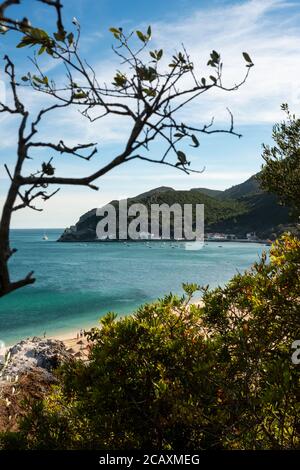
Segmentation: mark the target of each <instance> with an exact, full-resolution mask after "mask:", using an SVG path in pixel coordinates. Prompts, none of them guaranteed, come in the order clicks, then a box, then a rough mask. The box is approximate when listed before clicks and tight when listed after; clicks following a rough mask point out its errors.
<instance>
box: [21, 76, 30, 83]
mask: <svg viewBox="0 0 300 470" xmlns="http://www.w3.org/2000/svg"><path fill="white" fill-rule="evenodd" d="M21 80H22V81H23V82H28V80H29V78H28V77H27V76H26V75H24V76H23V77H22V78H21Z"/></svg>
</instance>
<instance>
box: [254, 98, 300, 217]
mask: <svg viewBox="0 0 300 470" xmlns="http://www.w3.org/2000/svg"><path fill="white" fill-rule="evenodd" d="M281 108H282V110H283V111H284V112H285V114H286V117H287V119H286V121H283V122H281V123H279V124H276V125H275V126H274V128H273V140H274V142H275V145H274V146H273V147H270V146H269V145H265V146H264V152H263V158H264V161H265V165H264V166H263V169H262V172H261V174H260V182H261V185H262V187H263V188H264V189H266V190H267V191H270V192H272V193H275V194H277V195H278V196H279V198H280V200H281V202H282V203H283V204H286V205H288V206H290V207H292V208H294V210H295V212H296V214H297V213H298V215H299V213H300V119H298V118H296V116H295V115H294V114H291V112H290V111H289V108H288V105H287V104H283V105H282V107H281Z"/></svg>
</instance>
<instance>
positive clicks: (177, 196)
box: [58, 175, 293, 242]
mask: <svg viewBox="0 0 300 470" xmlns="http://www.w3.org/2000/svg"><path fill="white" fill-rule="evenodd" d="M134 203H141V204H144V205H145V206H146V207H147V208H148V209H149V208H150V206H151V204H163V203H166V204H168V205H172V204H175V203H177V204H180V205H181V206H182V207H183V205H184V204H193V205H195V204H204V206H205V232H224V233H232V234H235V235H236V236H237V237H239V238H244V237H245V236H246V233H248V232H256V234H257V235H258V236H259V237H261V238H274V237H275V236H276V235H277V234H278V233H280V232H281V231H283V230H284V228H285V227H286V226H287V224H290V223H292V222H293V221H292V220H291V219H290V216H289V210H288V209H287V208H286V207H282V206H280V205H279V204H278V203H277V199H276V197H275V196H273V195H271V194H268V193H265V192H263V191H262V190H261V189H260V187H259V184H258V182H257V179H256V176H255V175H254V176H252V177H251V178H249V179H248V180H247V181H245V182H244V183H242V184H239V185H236V186H233V187H232V188H229V189H227V190H225V191H217V190H211V189H206V188H194V189H191V190H189V191H177V190H174V189H173V188H169V187H164V186H163V187H160V188H155V189H152V190H151V191H148V192H146V193H143V194H139V195H138V196H136V197H134V198H129V199H127V204H128V207H130V206H131V205H132V204H134ZM111 204H113V205H114V207H115V208H116V212H117V215H118V201H112V202H111ZM148 212H150V211H149V210H148ZM117 219H118V218H117ZM100 220H101V217H99V216H97V215H96V209H92V210H90V211H89V212H87V213H85V214H83V215H82V216H81V217H80V219H79V220H78V222H77V223H76V224H75V225H74V226H72V227H69V228H67V229H66V230H65V231H64V233H63V234H62V235H61V237H60V239H59V240H58V241H61V242H68V241H97V236H96V227H97V224H98V222H99V221H100ZM149 226H150V221H149ZM117 228H118V227H117ZM149 232H150V230H149ZM171 233H172V228H171Z"/></svg>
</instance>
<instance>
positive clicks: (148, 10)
mask: <svg viewBox="0 0 300 470" xmlns="http://www.w3.org/2000/svg"><path fill="white" fill-rule="evenodd" d="M22 3H23V6H22V7H21V8H18V7H12V8H11V10H10V11H11V14H13V13H14V12H15V13H16V14H17V16H18V17H22V16H24V15H26V16H29V18H30V19H31V21H32V23H39V24H40V25H41V26H43V27H44V28H45V29H47V30H48V31H54V28H53V20H54V17H53V16H51V15H49V10H48V9H47V8H46V9H45V7H44V6H43V5H42V4H40V3H39V2H37V1H35V0H23V2H22ZM63 4H64V18H65V24H66V26H67V29H71V28H72V23H71V21H72V18H73V16H75V17H76V18H77V19H78V20H79V22H80V25H81V29H82V42H81V54H82V56H84V57H85V58H86V59H87V60H88V62H90V63H91V64H92V65H93V66H94V68H95V70H96V71H97V75H98V76H99V77H100V81H101V80H103V81H107V82H109V81H111V79H112V78H113V74H114V71H115V70H116V68H120V65H119V64H118V62H117V61H116V58H115V57H114V56H113V53H112V50H111V44H112V42H113V39H112V36H111V33H109V31H108V29H109V27H111V26H118V27H119V26H122V27H123V28H124V29H126V30H127V31H130V30H133V29H143V28H145V27H146V26H147V25H148V24H151V25H152V31H153V39H152V44H151V48H152V47H153V48H155V47H163V48H164V50H165V54H166V55H168V54H170V55H172V53H174V51H175V50H176V49H178V48H179V47H180V44H181V43H182V42H183V43H184V44H185V46H186V47H187V49H188V51H189V52H190V54H191V57H192V59H193V61H194V62H195V64H197V67H198V70H199V71H200V72H201V74H202V75H207V74H208V75H209V70H208V68H207V67H206V62H207V59H208V56H209V53H210V51H211V50H212V49H216V50H217V51H219V52H220V53H221V55H222V59H223V62H224V79H225V80H226V83H227V84H233V83H235V82H238V81H239V79H240V78H241V77H242V76H243V74H244V71H245V68H244V67H245V63H244V61H243V58H242V52H243V51H247V52H249V54H250V55H251V57H252V59H253V61H254V63H255V67H254V68H253V69H252V70H251V72H252V73H251V75H250V77H249V80H248V81H247V83H246V84H245V85H244V86H243V87H242V88H241V89H240V90H239V91H237V92H234V93H230V94H225V93H220V92H218V93H210V94H207V95H205V96H203V97H202V98H200V99H199V100H198V101H195V102H194V103H193V104H192V105H190V106H189V107H188V108H187V109H186V111H185V112H184V113H183V118H184V119H185V121H186V122H190V123H192V124H194V125H197V124H203V123H205V122H209V121H210V118H211V117H212V116H215V120H216V126H218V127H226V125H228V115H227V112H226V107H227V106H228V107H229V108H230V109H231V110H232V112H233V113H234V118H235V126H236V130H238V131H239V132H241V133H242V134H243V138H242V139H237V138H236V137H234V136H229V135H212V136H203V137H201V142H200V147H199V148H198V149H197V150H195V151H193V152H192V153H191V155H189V157H190V158H191V160H192V162H193V167H194V168H199V169H201V168H203V167H205V171H204V172H203V173H202V174H193V175H190V176H187V175H185V174H183V173H181V172H178V171H176V170H175V169H172V168H168V167H161V166H158V165H153V164H147V163H143V164H142V163H141V162H139V163H128V164H126V165H123V166H121V167H119V168H117V169H115V170H113V171H112V172H111V173H109V174H108V175H106V176H105V177H104V178H103V179H101V180H99V181H98V185H99V187H100V191H98V192H94V191H91V190H89V189H86V188H74V187H63V188H62V189H61V191H60V192H59V193H58V194H57V195H56V196H55V197H54V198H53V199H51V200H50V201H48V202H47V203H46V204H44V203H43V202H41V203H40V204H39V206H40V207H44V211H43V212H42V213H38V212H34V211H31V210H28V209H26V210H23V211H18V212H17V213H16V214H15V215H14V218H13V226H14V227H65V226H68V225H71V224H73V223H74V222H76V221H77V219H78V218H79V216H80V215H81V214H82V213H83V212H85V211H87V210H89V209H91V208H92V207H99V206H101V205H103V204H104V203H107V202H109V201H110V200H112V199H116V198H123V197H127V196H134V195H136V194H138V193H141V192H143V191H147V190H149V189H151V188H153V187H156V186H162V185H164V186H172V187H174V188H176V189H189V188H194V187H209V188H216V189H224V188H227V187H230V186H232V185H234V184H238V183H240V182H242V181H244V180H245V179H247V178H248V177H249V176H251V175H252V174H254V173H256V172H257V171H259V169H260V166H261V163H262V159H261V145H262V143H263V142H265V143H270V142H271V132H272V125H273V124H274V123H275V122H276V121H278V120H280V119H281V118H282V115H281V112H280V104H281V103H282V102H288V103H289V104H290V107H291V109H292V110H293V111H294V112H296V113H297V111H298V109H299V103H300V88H299V81H300V79H299V65H300V29H299V24H300V22H299V18H300V2H298V1H292V0H291V1H285V0H245V1H244V0H243V1H229V0H223V1H222V0H220V1H217V0H215V1H211V0H210V1H200V0H198V1H196V0H172V1H171V0H166V1H164V2H162V1H157V0H152V1H139V2H138V1H135V0H134V1H119V0H117V1H114V2H111V1H108V0H98V1H97V2H96V1H92V0H75V1H74V0H73V1H71V0H64V1H63ZM15 44H16V38H15V37H14V36H4V37H1V38H0V56H1V57H3V55H4V53H9V55H10V56H11V57H12V58H14V60H15V62H16V64H17V71H18V73H20V75H23V74H24V72H27V71H29V70H32V66H31V65H30V62H29V60H28V58H27V54H28V53H29V50H26V54H24V49H23V50H18V51H16V49H15ZM41 65H42V67H43V68H44V69H45V70H47V71H48V72H47V73H48V76H50V77H51V76H53V77H55V78H56V79H57V78H59V77H60V74H61V71H60V70H59V68H58V69H57V68H55V67H53V64H52V63H51V61H49V59H48V58H47V57H45V58H42V60H41ZM0 67H1V69H0V70H1V72H0V93H1V94H2V97H3V96H4V97H5V96H6V99H7V100H9V96H8V95H7V94H6V95H5V88H4V87H5V85H4V82H3V79H4V77H3V63H0ZM202 75H201V76H202ZM24 99H25V101H26V103H27V105H28V108H29V109H30V110H32V112H33V113H34V112H35V111H36V110H37V109H38V106H39V105H40V104H42V103H43V102H42V101H41V100H42V97H41V96H39V97H34V96H32V95H30V94H28V93H27V94H26V95H24ZM15 126H16V121H15V118H14V117H13V118H12V117H11V116H9V117H7V116H4V115H0V159H1V162H2V165H1V167H0V204H1V203H3V201H4V197H5V191H6V190H7V187H8V181H7V177H6V175H5V171H4V169H3V164H4V163H5V162H6V163H8V165H9V166H10V167H12V165H13V162H14V155H15V133H14V129H16V127H15ZM126 131H127V123H126V122H124V121H120V120H119V119H114V118H111V117H109V118H108V119H107V120H106V121H97V123H95V125H90V124H89V123H88V122H87V121H86V120H84V119H83V118H82V117H80V115H79V113H78V112H77V110H76V109H74V110H72V111H71V112H70V113H64V114H62V113H60V114H59V115H49V118H48V119H47V121H46V122H45V123H44V124H43V126H42V127H41V135H42V136H44V137H47V140H50V139H52V140H53V141H57V142H58V141H59V140H60V139H61V138H63V139H64V140H65V142H66V143H76V142H79V141H80V142H90V141H95V142H98V147H99V153H98V155H97V156H96V158H95V159H94V160H93V161H92V162H89V163H87V162H83V161H81V160H74V159H71V158H70V157H68V156H66V157H61V156H59V158H58V159H56V161H55V166H56V168H57V173H58V174H59V173H61V174H64V173H66V172H68V174H71V175H74V176H79V175H85V174H90V173H91V172H92V171H94V169H95V168H97V167H98V166H99V164H101V165H102V162H105V161H108V160H109V159H111V158H113V157H114V156H115V155H116V154H117V152H118V150H120V148H122V145H123V144H124V141H125V138H126ZM161 151H162V147H161V143H160V142H157V143H156V144H155V145H154V146H153V147H152V150H151V152H153V155H154V154H155V155H159V154H160V153H161ZM48 156H52V154H47V155H45V153H43V154H41V153H39V154H36V155H35V157H36V159H35V160H34V161H33V162H28V167H27V169H26V170H27V171H32V170H35V169H36V168H38V162H40V161H43V160H44V159H45V158H47V157H48Z"/></svg>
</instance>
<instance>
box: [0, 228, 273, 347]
mask: <svg viewBox="0 0 300 470" xmlns="http://www.w3.org/2000/svg"><path fill="white" fill-rule="evenodd" d="M61 232H62V230H56V229H51V230H37V229H32V230H12V237H11V238H12V246H14V247H16V248H17V249H18V252H17V253H16V254H15V255H14V256H13V258H12V261H11V270H12V277H13V278H18V277H20V276H24V275H25V274H27V272H28V271H30V270H34V272H35V276H36V278H37V281H36V283H35V284H34V285H32V286H29V287H26V288H24V289H21V290H19V291H17V292H15V293H13V294H10V295H8V296H6V297H4V298H2V299H0V340H2V341H5V343H6V344H11V343H13V342H15V341H17V340H20V339H22V338H24V337H28V336H32V335H42V334H43V332H44V331H46V333H47V336H48V335H54V334H59V333H66V332H68V331H75V330H78V329H79V328H80V327H88V326H91V325H94V324H95V323H96V321H97V319H98V318H99V317H101V316H102V315H104V314H105V313H106V312H107V311H109V310H113V311H115V312H117V313H119V314H128V313H129V312H131V311H132V310H133V309H134V308H135V307H137V306H138V305H140V304H142V303H144V302H148V301H150V300H152V299H155V298H157V297H158V296H162V295H164V294H167V293H169V292H170V291H172V292H178V293H180V292H182V291H181V283H182V282H197V283H199V284H202V285H206V284H210V286H211V287H214V286H217V285H219V284H220V285H222V284H224V283H225V282H226V281H228V280H229V279H230V277H231V276H232V275H234V274H235V273H236V272H237V271H243V270H245V269H246V268H248V267H249V266H250V264H251V263H253V262H254V261H255V260H257V259H258V256H259V255H260V254H261V252H262V251H263V250H264V249H268V248H266V247H264V246H262V245H259V244H252V243H251V244H250V243H249V244H246V243H231V242H230V243H215V242H214V243H213V242H211V243H208V244H207V245H205V247H204V248H203V249H202V250H199V251H187V250H185V249H184V244H180V243H178V244H176V247H174V244H172V243H166V244H163V243H159V242H156V243H152V244H151V245H150V247H149V246H147V244H146V243H144V242H143V243H129V244H123V243H97V244H95V243H94V244H93V243H56V240H57V239H58V237H59V235H60V234H61ZM44 233H47V236H48V241H44V240H43V234H44ZM220 245H221V246H220ZM172 246H173V247H172Z"/></svg>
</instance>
